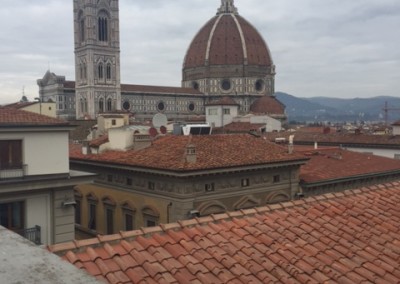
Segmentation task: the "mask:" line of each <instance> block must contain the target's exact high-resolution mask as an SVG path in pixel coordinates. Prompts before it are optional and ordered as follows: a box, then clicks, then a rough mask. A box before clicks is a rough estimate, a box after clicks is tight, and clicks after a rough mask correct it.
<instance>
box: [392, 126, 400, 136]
mask: <svg viewBox="0 0 400 284" xmlns="http://www.w3.org/2000/svg"><path fill="white" fill-rule="evenodd" d="M393 135H400V126H397V125H393Z"/></svg>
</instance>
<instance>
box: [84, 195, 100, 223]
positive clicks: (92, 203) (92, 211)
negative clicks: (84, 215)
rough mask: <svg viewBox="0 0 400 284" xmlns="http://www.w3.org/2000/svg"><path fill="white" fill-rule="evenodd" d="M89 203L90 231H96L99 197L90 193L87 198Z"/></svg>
mask: <svg viewBox="0 0 400 284" xmlns="http://www.w3.org/2000/svg"><path fill="white" fill-rule="evenodd" d="M86 199H87V203H88V226H87V227H88V229H89V230H96V228H97V203H98V199H97V197H96V196H95V195H94V194H92V193H90V194H88V195H87V196H86Z"/></svg>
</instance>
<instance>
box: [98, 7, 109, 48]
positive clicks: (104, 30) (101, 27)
mask: <svg viewBox="0 0 400 284" xmlns="http://www.w3.org/2000/svg"><path fill="white" fill-rule="evenodd" d="M98 39H99V41H104V42H106V41H108V18H107V15H106V14H105V13H102V14H101V15H100V16H99V18H98Z"/></svg>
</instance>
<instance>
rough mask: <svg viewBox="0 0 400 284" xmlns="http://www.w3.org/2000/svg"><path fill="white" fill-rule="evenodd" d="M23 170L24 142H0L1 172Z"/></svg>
mask: <svg viewBox="0 0 400 284" xmlns="http://www.w3.org/2000/svg"><path fill="white" fill-rule="evenodd" d="M21 168H22V140H4V141H0V170H1V169H3V170H5V169H21Z"/></svg>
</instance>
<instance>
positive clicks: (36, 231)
mask: <svg viewBox="0 0 400 284" xmlns="http://www.w3.org/2000/svg"><path fill="white" fill-rule="evenodd" d="M16 233H18V234H19V235H21V236H23V237H24V238H25V239H28V240H30V241H31V242H32V243H34V244H35V245H41V244H42V241H41V230H40V226H37V225H36V226H35V227H33V228H28V229H23V230H19V231H16Z"/></svg>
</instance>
